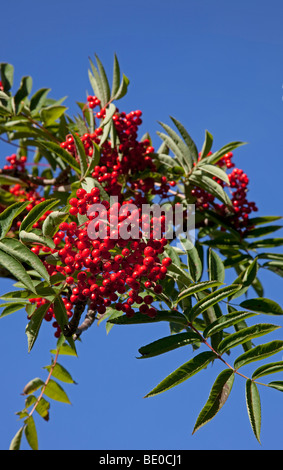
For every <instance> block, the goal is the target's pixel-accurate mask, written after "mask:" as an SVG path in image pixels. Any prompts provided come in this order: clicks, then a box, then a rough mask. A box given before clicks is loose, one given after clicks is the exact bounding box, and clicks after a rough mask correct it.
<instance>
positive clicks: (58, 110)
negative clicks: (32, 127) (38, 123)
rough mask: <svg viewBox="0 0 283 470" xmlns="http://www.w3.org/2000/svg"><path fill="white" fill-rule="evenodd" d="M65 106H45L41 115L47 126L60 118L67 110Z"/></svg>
mask: <svg viewBox="0 0 283 470" xmlns="http://www.w3.org/2000/svg"><path fill="white" fill-rule="evenodd" d="M67 109H68V108H66V107H65V106H56V105H52V106H48V107H46V108H43V109H42V110H41V112H40V117H41V119H42V121H43V123H44V124H45V126H47V127H48V126H51V125H52V124H54V122H55V121H57V119H59V118H60V117H61V116H62V115H63V114H64V113H65V111H66V110H67Z"/></svg>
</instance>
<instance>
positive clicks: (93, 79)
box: [88, 59, 106, 107]
mask: <svg viewBox="0 0 283 470" xmlns="http://www.w3.org/2000/svg"><path fill="white" fill-rule="evenodd" d="M89 61H90V66H91V69H92V73H91V71H90V70H89V71H88V78H89V81H90V84H91V86H92V89H93V92H94V94H95V96H96V97H97V98H98V99H99V100H100V102H101V106H102V107H103V106H104V105H105V104H106V102H105V101H104V93H103V87H102V82H101V78H100V76H99V73H98V71H97V69H96V67H95V65H94V63H93V62H92V60H91V59H89Z"/></svg>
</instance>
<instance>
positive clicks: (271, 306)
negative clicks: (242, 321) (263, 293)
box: [240, 297, 283, 315]
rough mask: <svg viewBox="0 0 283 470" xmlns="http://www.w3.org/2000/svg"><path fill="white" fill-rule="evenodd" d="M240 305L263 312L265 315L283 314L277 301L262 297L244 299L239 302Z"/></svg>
mask: <svg viewBox="0 0 283 470" xmlns="http://www.w3.org/2000/svg"><path fill="white" fill-rule="evenodd" d="M240 307H242V308H246V309H248V310H253V311H254V312H258V313H265V314H266V315H283V310H282V308H281V307H280V305H279V304H278V303H277V302H275V301H274V300H270V299H266V298H264V297H257V298H256V299H248V300H244V301H243V302H242V303H241V304H240Z"/></svg>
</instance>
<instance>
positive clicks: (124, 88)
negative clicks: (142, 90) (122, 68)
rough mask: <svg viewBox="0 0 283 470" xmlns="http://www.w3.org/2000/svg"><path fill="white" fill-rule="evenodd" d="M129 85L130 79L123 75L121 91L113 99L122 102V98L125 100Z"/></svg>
mask: <svg viewBox="0 0 283 470" xmlns="http://www.w3.org/2000/svg"><path fill="white" fill-rule="evenodd" d="M129 83H130V80H129V79H128V77H126V75H124V74H123V76H122V80H121V83H120V86H119V89H118V91H117V92H116V93H115V95H114V96H113V97H112V99H113V100H120V99H121V98H123V97H124V96H125V95H126V94H127V91H128V86H129Z"/></svg>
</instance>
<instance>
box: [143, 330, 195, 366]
mask: <svg viewBox="0 0 283 470" xmlns="http://www.w3.org/2000/svg"><path fill="white" fill-rule="evenodd" d="M199 342H200V336H199V335H198V334H197V333H194V332H193V331H188V332H186V333H178V334H175V335H170V336H166V337H165V338H161V339H158V340H157V341H154V342H152V343H150V344H147V345H146V346H142V347H141V348H140V349H139V353H140V354H141V357H139V358H138V359H144V358H149V357H154V356H158V355H160V354H164V353H166V352H169V351H172V350H173V349H176V348H180V347H182V346H186V345H188V344H192V343H199Z"/></svg>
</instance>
